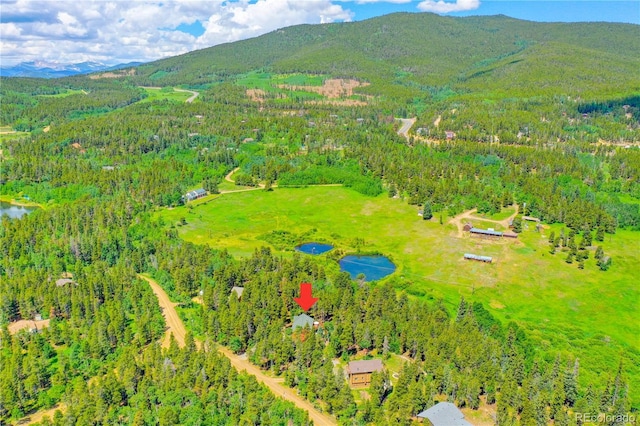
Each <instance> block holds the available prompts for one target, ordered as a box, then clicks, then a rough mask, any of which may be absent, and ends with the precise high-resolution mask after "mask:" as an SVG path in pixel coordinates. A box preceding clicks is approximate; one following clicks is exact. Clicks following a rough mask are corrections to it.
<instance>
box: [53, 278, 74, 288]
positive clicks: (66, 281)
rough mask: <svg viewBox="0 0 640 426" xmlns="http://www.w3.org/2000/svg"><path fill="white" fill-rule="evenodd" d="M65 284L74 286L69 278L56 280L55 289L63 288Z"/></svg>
mask: <svg viewBox="0 0 640 426" xmlns="http://www.w3.org/2000/svg"><path fill="white" fill-rule="evenodd" d="M67 284H75V283H74V281H73V280H72V279H69V278H60V279H59V280H56V287H64V286H65V285H67Z"/></svg>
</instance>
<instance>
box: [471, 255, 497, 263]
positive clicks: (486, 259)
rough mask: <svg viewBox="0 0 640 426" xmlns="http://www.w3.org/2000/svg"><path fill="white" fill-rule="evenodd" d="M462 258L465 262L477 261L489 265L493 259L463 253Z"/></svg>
mask: <svg viewBox="0 0 640 426" xmlns="http://www.w3.org/2000/svg"><path fill="white" fill-rule="evenodd" d="M464 258H465V259H467V260H477V261H479V262H486V263H491V262H492V261H493V258H492V257H491V256H479V255H477V254H471V253H465V254H464Z"/></svg>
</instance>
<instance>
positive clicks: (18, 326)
mask: <svg viewBox="0 0 640 426" xmlns="http://www.w3.org/2000/svg"><path fill="white" fill-rule="evenodd" d="M45 327H49V320H48V319H44V320H37V321H36V320H19V321H14V322H10V323H9V334H16V333H17V332H18V331H20V330H22V329H24V328H26V329H29V330H30V329H36V330H42V329H43V328H45Z"/></svg>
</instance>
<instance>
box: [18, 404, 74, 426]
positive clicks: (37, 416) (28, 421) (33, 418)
mask: <svg viewBox="0 0 640 426" xmlns="http://www.w3.org/2000/svg"><path fill="white" fill-rule="evenodd" d="M66 409H67V406H66V405H64V404H62V403H60V404H58V405H56V406H55V407H53V408H50V409H48V410H40V411H37V412H35V413H33V414H29V415H28V416H26V417H23V418H22V419H20V421H19V422H18V423H16V424H19V425H32V424H34V423H38V422H41V421H42V419H44V418H45V416H46V417H49V420H53V415H54V414H55V413H56V411H58V410H60V411H61V412H62V413H64V412H65V410H66Z"/></svg>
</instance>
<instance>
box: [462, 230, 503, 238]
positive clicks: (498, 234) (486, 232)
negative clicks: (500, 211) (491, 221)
mask: <svg viewBox="0 0 640 426" xmlns="http://www.w3.org/2000/svg"><path fill="white" fill-rule="evenodd" d="M469 232H471V233H472V234H476V235H482V236H487V237H502V232H501V231H496V230H495V229H491V228H489V229H481V228H471V229H470V230H469Z"/></svg>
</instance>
